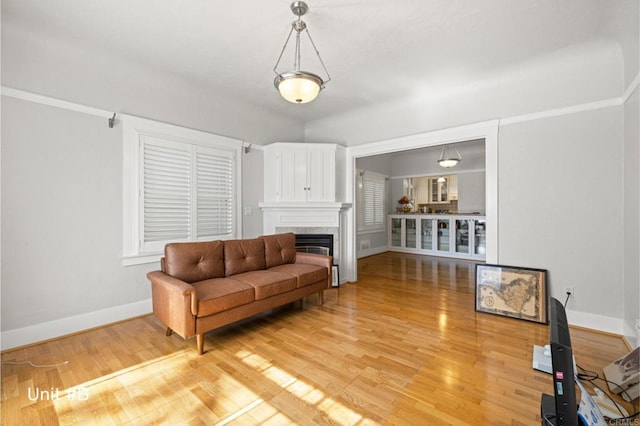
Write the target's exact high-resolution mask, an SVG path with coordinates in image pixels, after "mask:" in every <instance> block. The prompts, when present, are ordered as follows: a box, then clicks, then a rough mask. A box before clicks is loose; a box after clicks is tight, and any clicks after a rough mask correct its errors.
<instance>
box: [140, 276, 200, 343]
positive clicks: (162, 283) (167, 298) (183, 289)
mask: <svg viewBox="0 0 640 426" xmlns="http://www.w3.org/2000/svg"><path fill="white" fill-rule="evenodd" d="M147 278H148V279H149V281H151V293H152V300H153V312H154V313H155V314H156V315H157V316H158V318H160V319H161V320H162V321H163V322H164V323H165V324H166V325H167V326H168V327H169V328H171V329H172V330H174V331H175V332H176V333H178V334H180V335H181V336H182V337H184V338H188V337H191V336H193V335H194V333H195V316H196V315H197V314H198V297H197V294H196V291H195V289H194V288H193V286H192V285H191V284H189V283H186V282H184V281H182V280H179V279H177V278H175V277H172V276H171V275H167V274H165V273H164V272H162V271H153V272H149V273H148V274H147Z"/></svg>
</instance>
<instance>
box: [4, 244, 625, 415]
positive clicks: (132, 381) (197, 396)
mask: <svg viewBox="0 0 640 426" xmlns="http://www.w3.org/2000/svg"><path fill="white" fill-rule="evenodd" d="M359 270H360V275H359V282H358V283H352V284H346V285H343V286H342V287H341V288H340V290H336V289H331V290H328V291H327V292H326V293H325V303H324V305H323V306H319V305H318V299H317V298H316V297H310V298H308V299H307V301H306V303H305V306H304V307H303V308H301V306H300V305H299V304H298V305H295V306H289V307H286V308H283V309H281V310H277V311H276V312H273V313H272V314H270V315H265V316H261V317H259V318H256V319H254V320H252V321H246V322H243V323H242V324H240V325H235V326H229V327H226V328H225V329H222V330H218V331H214V332H211V333H209V334H207V337H206V341H205V349H206V350H207V352H206V353H205V354H204V355H203V356H198V355H197V354H196V349H195V339H192V340H189V341H186V342H185V341H184V340H183V339H182V338H180V337H179V336H176V335H175V334H174V335H173V336H171V337H165V327H164V326H163V325H162V324H161V323H160V322H159V321H158V320H156V319H155V318H154V317H153V316H146V317H142V318H137V319H134V320H131V321H126V322H123V323H119V324H115V325H111V326H108V327H104V328H100V329H97V330H94V331H90V332H87V333H83V334H78V335H75V336H71V337H67V338H63V339H59V340H55V341H51V342H48V343H43V344H39V345H35V346H31V347H28V348H23V349H18V350H14V351H8V352H5V353H4V354H2V362H3V363H4V364H3V366H2V394H1V401H2V424H3V425H39V424H41V425H49V424H81V425H88V424H106V425H109V424H113V425H122V424H135V425H146V424H158V423H165V424H206V425H212V424H220V425H225V424H233V425H248V424H273V425H282V424H301V425H308V424H328V425H375V424H395V425H418V424H419V425H422V424H433V425H439V424H453V425H461V424H470V425H481V424H487V425H488V424H491V425H500V424H511V425H539V424H540V419H539V401H540V394H541V392H546V393H553V390H552V384H551V376H550V375H547V374H544V373H541V372H537V371H534V370H533V369H532V368H531V363H532V359H531V357H532V346H533V345H534V344H538V345H543V344H545V343H547V342H548V327H546V326H544V325H540V324H536V323H531V322H525V321H519V320H514V319H510V318H504V317H498V316H494V315H488V314H484V313H476V312H475V310H474V291H473V284H472V283H473V281H474V279H473V278H474V263H472V262H465V261H453V260H443V259H440V260H438V259H437V258H430V257H425V256H414V255H402V254H397V253H384V254H381V255H377V256H372V257H369V258H366V259H361V260H360V261H359ZM571 333H572V339H573V344H574V353H575V357H576V361H577V363H578V364H579V365H581V366H583V367H585V368H588V369H592V370H597V371H598V372H601V368H602V366H604V365H606V364H608V363H610V362H611V361H613V360H614V359H616V358H618V357H619V356H621V355H623V354H624V353H626V352H627V351H628V350H627V348H626V347H625V345H624V344H623V342H622V341H621V339H619V338H617V337H614V336H608V335H603V334H598V333H593V332H588V331H584V330H579V329H572V330H571ZM23 361H30V362H32V363H34V364H38V365H41V366H40V367H34V366H32V365H28V364H23V365H13V364H6V363H7V362H23ZM64 362H67V363H66V364H60V365H57V366H56V365H55V364H59V363H64ZM42 365H44V366H42ZM625 407H626V408H628V409H629V410H630V407H629V406H628V405H626V406H625Z"/></svg>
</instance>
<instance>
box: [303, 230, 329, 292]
mask: <svg viewBox="0 0 640 426" xmlns="http://www.w3.org/2000/svg"><path fill="white" fill-rule="evenodd" d="M296 251H298V252H305V253H315V254H323V255H325V256H333V235H332V234H296ZM339 286H340V274H339V270H338V265H336V264H335V263H334V264H333V277H332V287H339Z"/></svg>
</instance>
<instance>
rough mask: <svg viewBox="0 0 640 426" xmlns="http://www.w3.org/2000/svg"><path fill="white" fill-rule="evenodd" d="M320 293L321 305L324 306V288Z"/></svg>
mask: <svg viewBox="0 0 640 426" xmlns="http://www.w3.org/2000/svg"><path fill="white" fill-rule="evenodd" d="M318 295H319V296H320V306H322V305H324V290H321V291H320V293H318Z"/></svg>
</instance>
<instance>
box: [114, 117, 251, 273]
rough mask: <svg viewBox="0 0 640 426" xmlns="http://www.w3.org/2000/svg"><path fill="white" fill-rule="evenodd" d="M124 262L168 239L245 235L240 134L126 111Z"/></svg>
mask: <svg viewBox="0 0 640 426" xmlns="http://www.w3.org/2000/svg"><path fill="white" fill-rule="evenodd" d="M122 121H123V123H124V125H123V128H124V131H125V135H124V138H123V139H124V144H125V150H124V152H125V164H124V170H125V173H124V182H125V200H124V206H125V224H124V225H125V226H124V229H125V235H124V240H125V244H124V258H125V261H124V263H125V264H137V263H146V262H151V261H155V260H157V259H158V258H159V254H161V253H162V251H163V249H164V246H165V245H166V244H167V243H170V242H187V241H211V240H224V239H233V238H239V229H240V214H239V211H240V197H239V195H240V194H239V190H238V188H240V182H239V176H240V162H239V153H240V149H241V146H242V142H241V141H238V140H235V139H230V138H226V137H222V136H217V135H212V134H209V133H204V132H199V131H195V130H191V129H185V128H181V127H178V126H172V125H168V124H164V123H157V122H153V121H150V120H144V119H139V118H137V117H124V118H122Z"/></svg>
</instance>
